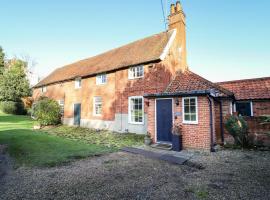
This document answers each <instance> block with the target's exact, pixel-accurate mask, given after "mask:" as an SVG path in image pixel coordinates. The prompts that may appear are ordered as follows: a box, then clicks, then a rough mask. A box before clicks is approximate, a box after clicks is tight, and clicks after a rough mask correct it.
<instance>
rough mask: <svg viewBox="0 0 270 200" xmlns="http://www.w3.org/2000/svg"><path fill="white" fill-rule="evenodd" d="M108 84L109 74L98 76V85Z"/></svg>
mask: <svg viewBox="0 0 270 200" xmlns="http://www.w3.org/2000/svg"><path fill="white" fill-rule="evenodd" d="M106 83H107V74H99V75H97V76H96V84H97V85H103V84H106Z"/></svg>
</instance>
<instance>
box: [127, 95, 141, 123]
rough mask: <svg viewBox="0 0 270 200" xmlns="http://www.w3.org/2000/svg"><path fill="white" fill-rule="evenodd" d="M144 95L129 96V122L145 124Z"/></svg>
mask: <svg viewBox="0 0 270 200" xmlns="http://www.w3.org/2000/svg"><path fill="white" fill-rule="evenodd" d="M143 104H144V102H143V97H129V123H131V124H143V122H144V105H143Z"/></svg>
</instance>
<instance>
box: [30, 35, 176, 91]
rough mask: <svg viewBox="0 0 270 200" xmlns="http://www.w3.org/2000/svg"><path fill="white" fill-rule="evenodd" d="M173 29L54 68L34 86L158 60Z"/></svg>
mask: <svg viewBox="0 0 270 200" xmlns="http://www.w3.org/2000/svg"><path fill="white" fill-rule="evenodd" d="M173 34H174V33H173V31H169V32H162V33H159V34H156V35H153V36H150V37H147V38H144V39H141V40H138V41H136V42H133V43H130V44H127V45H125V46H122V47H119V48H116V49H113V50H111V51H108V52H106V53H103V54H100V55H97V56H94V57H91V58H88V59H84V60H81V61H78V62H75V63H73V64H70V65H67V66H64V67H62V68H58V69H56V70H55V71H54V72H52V73H51V74H50V75H49V76H47V77H46V78H44V79H43V80H42V81H40V82H39V83H38V84H37V85H36V86H35V87H40V86H43V85H48V84H52V83H56V82H61V81H66V80H71V79H74V78H76V77H86V76H90V75H95V74H98V73H103V72H108V71H113V70H117V69H121V68H124V67H128V66H133V65H138V64H143V63H150V62H156V61H160V57H161V55H162V54H163V52H164V51H165V49H166V46H167V44H168V43H169V40H170V38H171V37H172V36H173Z"/></svg>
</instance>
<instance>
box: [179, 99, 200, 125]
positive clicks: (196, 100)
mask: <svg viewBox="0 0 270 200" xmlns="http://www.w3.org/2000/svg"><path fill="white" fill-rule="evenodd" d="M186 99H195V105H196V121H187V120H185V100H186ZM182 113H183V114H182V117H183V123H184V124H198V123H199V114H198V97H183V98H182Z"/></svg>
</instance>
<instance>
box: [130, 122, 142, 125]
mask: <svg viewBox="0 0 270 200" xmlns="http://www.w3.org/2000/svg"><path fill="white" fill-rule="evenodd" d="M128 123H129V124H132V125H144V122H128Z"/></svg>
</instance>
